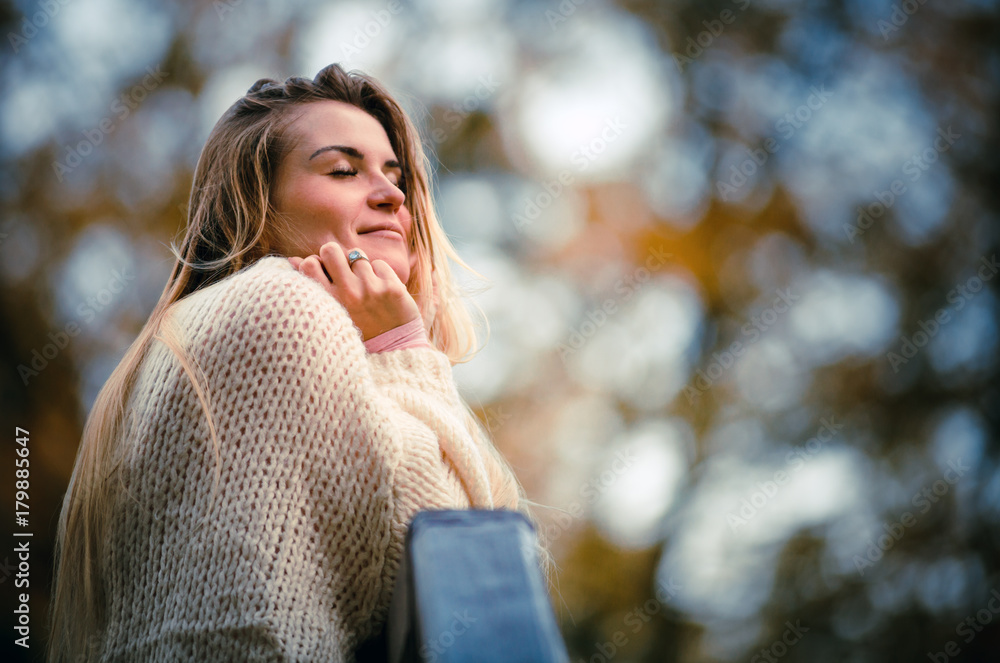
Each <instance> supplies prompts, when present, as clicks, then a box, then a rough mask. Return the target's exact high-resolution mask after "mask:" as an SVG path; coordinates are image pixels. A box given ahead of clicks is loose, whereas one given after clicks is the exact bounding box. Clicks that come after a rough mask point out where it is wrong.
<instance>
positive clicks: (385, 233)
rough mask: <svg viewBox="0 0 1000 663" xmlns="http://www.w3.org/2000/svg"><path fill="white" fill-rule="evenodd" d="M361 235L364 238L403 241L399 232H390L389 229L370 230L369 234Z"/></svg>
mask: <svg viewBox="0 0 1000 663" xmlns="http://www.w3.org/2000/svg"><path fill="white" fill-rule="evenodd" d="M359 234H360V235H361V236H363V237H372V236H374V237H384V238H387V239H398V240H401V239H403V236H402V235H400V234H399V233H398V232H396V231H395V230H389V229H388V228H380V229H378V230H369V231H368V232H363V233H359Z"/></svg>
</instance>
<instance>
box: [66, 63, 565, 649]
mask: <svg viewBox="0 0 1000 663" xmlns="http://www.w3.org/2000/svg"><path fill="white" fill-rule="evenodd" d="M323 100H333V101H341V102H346V103H349V104H351V105H353V106H356V107H358V108H360V109H362V110H364V111H366V112H367V113H369V114H370V115H371V116H373V117H374V118H375V119H376V120H378V121H379V122H380V123H381V124H382V126H383V128H384V129H385V131H386V134H387V135H388V137H389V141H390V144H391V145H392V148H393V150H394V151H395V153H396V155H397V158H398V159H399V162H400V165H401V167H402V170H403V178H404V181H405V182H406V186H407V196H406V200H407V202H406V205H407V207H408V209H409V210H410V213H411V215H412V217H413V226H412V228H413V230H412V232H411V240H410V242H411V245H410V249H411V251H412V252H414V253H415V254H416V265H415V268H414V269H413V270H411V276H410V279H409V282H408V283H407V288H408V289H409V291H410V292H411V293H412V294H413V296H414V299H416V301H417V304H418V306H419V307H420V310H421V313H422V316H423V319H424V323H425V326H426V328H427V331H428V336H429V339H430V342H431V343H432V344H433V345H434V346H435V347H437V348H438V349H439V350H441V351H442V352H444V353H445V354H446V355H448V357H449V358H450V359H451V361H452V362H453V363H455V362H459V361H463V360H465V359H467V358H468V357H469V356H470V355H471V354H472V353H474V352H475V351H476V349H477V339H476V334H475V329H474V325H473V323H472V320H471V318H470V315H469V312H468V310H467V309H466V307H465V306H464V304H463V301H462V298H461V293H460V292H459V291H458V290H457V288H456V287H455V285H454V281H453V279H452V277H451V272H450V268H449V262H448V261H449V259H450V260H453V261H454V262H455V263H456V264H458V265H460V266H462V267H465V268H467V266H466V265H465V263H464V262H463V261H462V260H461V259H460V258H459V256H458V255H457V253H456V252H455V250H454V248H453V247H452V245H451V243H450V242H449V241H448V238H447V236H446V235H445V233H444V231H443V230H442V228H441V226H440V224H439V223H438V220H437V218H436V216H435V213H434V208H433V205H432V201H431V185H430V179H429V175H428V172H429V171H428V165H427V159H426V156H425V155H424V152H423V149H422V147H421V143H420V140H419V134H418V132H417V130H416V129H415V127H414V126H413V124H412V122H411V121H410V119H409V118H408V117H407V116H406V113H405V112H404V111H403V110H402V108H401V107H400V106H399V105H398V104H397V103H396V101H394V100H393V98H392V97H391V96H390V95H389V93H388V92H387V91H386V90H385V89H384V88H383V87H382V86H381V85H380V84H379V83H378V82H377V81H375V80H373V79H371V78H369V77H367V76H365V75H363V74H359V73H356V72H350V73H348V72H345V71H344V70H343V69H342V68H341V67H340V66H339V65H336V64H333V65H330V66H328V67H325V68H324V69H323V70H321V71H320V72H319V73H318V74H317V75H316V77H315V78H314V79H312V80H309V79H307V78H302V77H292V78H288V79H287V80H285V81H284V82H283V83H281V82H278V81H276V80H273V79H267V78H265V79H260V80H258V81H257V82H256V83H255V84H254V85H253V86H252V87H251V88H250V89H249V90H248V92H247V94H246V95H244V96H243V97H242V98H240V99H239V100H238V101H236V103H234V104H233V105H232V106H231V107H230V108H229V109H228V110H226V112H225V113H224V114H223V115H222V117H221V118H220V120H219V121H218V122H217V123H216V125H215V127H214V128H213V129H212V132H211V133H210V135H209V137H208V139H207V141H206V143H205V146H204V149H203V150H202V153H201V156H200V158H199V160H198V165H197V168H196V169H195V173H194V181H193V183H192V187H191V196H190V202H189V206H188V218H187V226H186V229H185V233H184V237H183V240H182V242H181V244H180V246H179V247H177V246H172V247H171V248H172V250H173V253H174V256H175V259H176V260H175V262H174V265H173V269H172V270H171V273H170V277H169V278H168V279H167V283H166V286H165V287H164V289H163V292H162V294H161V295H160V298H159V300H158V301H157V303H156V306H155V307H154V308H153V311H152V312H151V313H150V316H149V319H148V320H147V322H146V324H145V325H144V326H143V328H142V330H141V331H140V332H139V335H138V337H137V338H136V340H135V341H134V342H133V343H132V345H131V346H130V347H129V348H128V351H127V352H126V353H125V356H124V358H123V359H122V361H121V362H120V363H119V364H118V366H117V367H116V368H115V370H114V371H113V372H112V373H111V376H110V377H109V378H108V381H107V383H106V384H105V385H104V387H103V388H102V389H101V391H100V393H99V394H98V396H97V399H96V401H95V402H94V406H93V408H92V410H91V412H90V416H89V417H88V418H87V422H86V425H85V426H84V430H83V437H82V440H81V443H80V447H79V450H78V452H77V457H76V464H75V467H74V470H73V475H72V478H71V479H70V482H69V487H68V488H67V491H66V496H65V498H64V501H63V506H62V512H61V514H60V518H59V525H58V533H57V538H56V557H55V584H54V592H53V599H52V612H51V635H50V638H49V661H50V662H52V663H55V662H57V661H60V662H61V661H68V660H71V658H72V657H73V656H74V655H77V656H80V657H81V658H77V659H73V660H89V659H90V658H91V656H92V651H93V649H95V648H96V647H99V645H100V637H99V635H100V633H102V631H103V629H104V627H105V617H106V596H105V592H104V580H103V577H102V572H101V569H102V560H103V559H104V557H105V555H106V551H105V541H106V538H107V534H108V528H109V522H108V521H109V513H110V512H111V511H112V507H113V505H114V504H115V501H116V500H117V499H118V498H119V496H120V495H121V494H122V492H123V491H124V490H125V487H124V485H122V481H121V479H120V476H121V475H120V474H119V473H118V472H117V468H118V466H119V464H120V463H121V461H122V460H123V456H124V449H123V445H122V444H121V441H120V440H121V437H122V433H123V432H124V431H125V430H126V426H127V425H128V416H129V413H128V411H127V403H128V400H129V397H130V394H131V391H132V388H133V387H134V384H135V380H136V376H137V372H138V368H139V366H140V364H141V363H142V361H143V359H144V357H145V356H146V353H147V351H148V350H149V348H150V346H151V345H152V343H153V341H154V340H159V341H161V342H163V343H164V344H166V346H167V347H168V348H170V350H171V351H172V352H173V353H174V354H175V355H176V356H177V358H178V360H179V361H180V363H181V366H182V367H183V369H184V371H185V372H186V373H187V375H188V376H189V378H190V379H191V381H192V383H193V385H194V388H195V391H196V393H197V395H198V398H199V399H200V401H201V403H202V408H203V410H204V411H205V413H206V416H207V417H208V423H209V432H210V435H211V437H212V442H213V445H214V448H215V454H216V459H218V457H219V443H218V439H217V437H216V433H215V428H214V426H213V425H212V418H211V414H210V413H211V410H210V409H209V407H208V400H209V394H207V393H206V392H205V391H204V389H203V388H202V387H201V385H200V383H201V382H202V380H199V378H198V376H199V372H198V368H197V366H195V365H193V364H192V362H190V361H189V360H188V359H187V358H186V357H185V354H184V351H183V347H184V344H183V340H182V337H181V335H180V332H179V331H178V330H177V329H175V328H174V327H173V326H172V325H171V323H170V316H169V312H170V309H171V307H172V306H173V304H175V303H176V302H178V301H179V300H181V299H183V298H184V297H186V296H188V295H190V294H191V293H193V292H195V291H196V290H199V289H201V288H205V287H207V286H208V285H211V284H212V283H215V282H217V281H219V280H221V279H224V278H226V277H227V276H230V275H232V274H234V273H236V272H238V271H240V270H241V269H243V268H244V267H246V266H248V265H250V264H252V263H254V262H256V261H257V260H259V259H261V258H263V257H264V256H267V255H276V254H277V247H278V246H280V245H281V241H282V240H283V239H287V238H289V237H291V236H293V235H294V234H295V230H294V228H293V227H292V226H291V224H290V223H289V222H288V221H287V220H286V219H283V218H282V217H281V216H280V215H278V214H276V213H275V210H274V208H273V206H272V203H271V200H272V199H271V185H272V183H273V181H274V174H275V172H276V170H277V167H278V164H279V163H280V162H281V159H282V158H283V157H284V155H285V154H286V153H287V151H288V149H289V142H290V141H289V132H288V128H289V125H290V124H291V123H292V122H293V121H294V119H295V117H296V113H295V111H296V110H301V107H302V106H303V104H308V103H311V102H316V101H323ZM468 415H469V417H470V426H475V427H477V428H478V429H479V431H480V432H481V433H482V434H483V435H484V436H485V435H486V434H485V431H484V429H483V427H482V426H481V425H480V424H479V422H478V419H476V418H475V417H474V416H473V415H472V413H471V411H469V412H468ZM486 439H489V438H488V437H486ZM487 446H488V447H489V450H490V453H491V456H492V460H493V461H494V462H488V463H487V465H488V466H489V468H490V477H489V478H490V480H491V485H492V486H494V495H493V499H494V504H495V506H497V507H498V508H499V507H503V506H507V507H510V508H518V509H521V510H523V507H524V504H525V503H526V501H525V500H524V491H523V488H522V487H521V485H520V483H519V482H518V481H517V479H516V478H515V477H514V474H513V472H512V471H511V469H510V466H509V465H508V464H507V462H506V461H505V460H504V459H503V457H502V456H501V455H500V454H499V452H498V451H497V450H496V449H495V447H493V445H492V444H489V445H487ZM488 460H489V459H488ZM218 468H219V463H218V462H217V463H216V470H217V473H216V479H218ZM116 477H117V479H116ZM526 515H529V517H530V514H526ZM532 520H534V519H533V518H532ZM543 557H544V551H543ZM546 571H548V567H546Z"/></svg>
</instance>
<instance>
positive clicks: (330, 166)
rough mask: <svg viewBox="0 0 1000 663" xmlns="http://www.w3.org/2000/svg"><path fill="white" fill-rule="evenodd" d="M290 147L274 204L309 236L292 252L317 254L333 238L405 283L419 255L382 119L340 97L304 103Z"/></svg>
mask: <svg viewBox="0 0 1000 663" xmlns="http://www.w3.org/2000/svg"><path fill="white" fill-rule="evenodd" d="M289 138H290V140H291V149H290V151H289V152H288V153H287V154H286V155H285V157H284V159H282V161H281V163H280V164H279V165H278V171H277V174H276V179H275V183H274V188H273V191H272V204H273V205H274V207H275V208H276V209H277V211H278V212H279V213H281V214H284V215H285V216H286V217H287V218H288V219H289V221H290V222H291V223H292V224H293V226H294V227H295V228H296V229H297V230H298V231H299V232H300V233H301V234H302V235H303V236H304V238H305V245H304V246H289V247H283V251H284V253H286V255H289V256H301V257H307V256H309V255H312V254H317V255H318V254H319V248H320V247H321V246H322V245H323V244H325V243H327V242H329V241H335V242H337V243H338V244H340V246H341V247H342V248H343V249H344V251H350V250H351V249H354V248H358V249H361V250H362V251H364V252H365V254H366V255H367V256H368V257H369V258H370V259H372V260H376V259H381V260H384V261H385V262H386V263H388V264H389V266H390V267H391V268H392V270H393V271H394V272H396V276H398V277H399V280H400V281H402V282H403V283H406V282H407V281H408V280H409V278H410V271H411V269H413V267H414V265H415V260H416V255H415V254H413V255H411V252H410V250H409V246H410V244H409V237H410V226H411V221H412V220H411V217H410V212H409V210H408V209H407V208H406V207H405V206H404V205H403V201H404V199H405V195H404V193H403V191H402V189H401V186H402V177H403V173H402V170H401V169H400V166H399V161H398V159H397V158H396V154H395V152H393V149H392V146H391V145H390V143H389V137H388V136H387V135H386V133H385V129H383V128H382V125H381V124H379V122H378V120H376V119H375V118H374V117H372V116H371V115H369V114H368V113H366V112H365V111H363V110H361V109H360V108H357V107H356V106H351V105H350V104H346V103H343V102H340V101H318V102H314V103H309V104H306V105H305V107H304V111H303V112H302V114H301V115H300V116H299V117H298V118H297V119H296V120H295V121H294V122H293V123H292V124H291V127H290V129H289Z"/></svg>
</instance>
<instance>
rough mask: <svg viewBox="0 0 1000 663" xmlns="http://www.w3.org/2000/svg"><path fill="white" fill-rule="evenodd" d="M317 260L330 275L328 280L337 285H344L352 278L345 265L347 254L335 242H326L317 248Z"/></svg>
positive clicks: (348, 268)
mask: <svg viewBox="0 0 1000 663" xmlns="http://www.w3.org/2000/svg"><path fill="white" fill-rule="evenodd" d="M319 259H320V261H321V262H322V263H323V266H324V267H325V268H326V273H327V274H329V275H330V280H331V281H332V282H333V283H335V284H337V285H344V284H346V283H348V282H349V281H350V279H351V278H352V277H353V275H352V274H351V268H350V266H349V265H348V264H347V254H346V253H344V249H343V248H342V247H341V246H340V244H337V243H336V242H327V243H326V244H324V245H323V246H321V247H319Z"/></svg>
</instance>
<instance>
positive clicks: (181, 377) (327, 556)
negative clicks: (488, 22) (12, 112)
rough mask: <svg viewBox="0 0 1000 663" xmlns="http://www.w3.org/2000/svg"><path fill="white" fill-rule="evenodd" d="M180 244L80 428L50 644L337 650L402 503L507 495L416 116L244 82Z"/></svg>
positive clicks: (181, 650)
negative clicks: (464, 371)
mask: <svg viewBox="0 0 1000 663" xmlns="http://www.w3.org/2000/svg"><path fill="white" fill-rule="evenodd" d="M175 254H176V257H177V261H176V263H175V265H174V268H173V271H172V273H171V275H170V278H169V280H168V282H167V285H166V288H165V289H164V291H163V294H162V295H161V297H160V300H159V302H158V303H157V305H156V307H155V308H154V310H153V312H152V314H151V315H150V318H149V321H148V322H147V323H146V325H145V327H144V328H143V330H142V332H141V333H140V335H139V337H138V339H137V340H136V341H135V342H134V343H133V345H132V346H131V347H130V348H129V350H128V352H127V353H126V355H125V357H124V359H123V360H122V362H121V364H120V365H119V366H118V367H117V368H116V369H115V371H114V372H113V373H112V375H111V377H110V379H109V380H108V382H107V384H106V385H105V386H104V388H103V390H102V391H101V393H100V394H99V396H98V398H97V400H96V402H95V404H94V407H93V410H92V412H91V414H90V417H89V419H88V421H87V424H86V427H85V429H84V433H83V440H82V443H81V446H80V450H79V454H78V457H77V461H76V467H75V469H74V472H73V477H72V479H71V481H70V486H69V489H68V491H67V494H66V498H65V501H64V504H63V510H62V514H61V517H60V522H59V536H58V548H57V553H58V556H57V577H56V584H55V593H54V598H53V628H52V636H51V645H50V660H51V661H68V660H73V661H77V660H101V661H140V660H141V661H168V660H169V661H174V660H198V661H229V660H248V659H249V660H263V659H267V660H324V661H340V660H350V659H351V658H353V656H354V653H355V652H356V650H357V648H358V646H359V645H360V644H361V643H362V642H364V641H365V640H367V639H368V638H370V637H372V636H374V635H376V634H377V633H378V632H379V630H380V629H381V627H382V625H383V623H384V621H385V618H386V615H387V610H388V603H389V598H390V596H391V593H392V588H393V583H394V579H395V576H396V572H397V569H398V566H399V563H400V559H401V555H402V553H403V543H404V536H405V533H406V529H407V526H408V524H409V522H410V520H411V519H412V517H413V516H414V514H415V513H416V512H417V511H418V510H422V509H441V508H470V507H471V508H511V509H516V508H524V500H523V491H522V490H521V488H520V486H519V484H518V482H517V480H516V479H515V477H514V476H513V474H512V473H511V471H510V469H509V467H508V466H507V464H506V463H505V462H504V460H503V459H502V457H501V456H500V455H499V454H498V453H497V452H496V450H495V448H494V447H493V445H492V444H491V443H490V441H489V439H488V437H487V436H486V435H485V433H484V432H483V430H482V427H481V426H480V425H479V424H478V421H477V420H476V419H475V417H474V416H473V415H472V413H471V412H470V411H469V409H468V407H467V406H466V405H465V404H464V403H463V401H462V400H461V398H460V396H459V395H458V392H457V391H456V388H455V383H454V381H453V378H452V374H451V365H452V363H453V362H455V361H458V360H460V359H462V358H463V357H465V356H467V355H468V354H469V353H470V352H471V351H473V350H474V349H475V348H474V344H475V336H474V334H473V331H472V327H471V321H470V319H469V318H468V314H467V313H466V311H465V309H464V307H463V306H462V304H461V302H460V301H459V300H458V298H457V296H456V291H455V288H454V286H453V282H452V279H451V276H450V273H449V268H448V258H451V259H454V260H456V261H458V262H459V263H460V261H459V260H458V257H457V256H456V254H455V252H454V250H453V249H452V247H451V246H450V244H449V243H448V240H447V238H446V236H445V235H444V233H443V231H442V230H441V227H440V226H439V224H438V222H437V220H436V218H435V215H434V210H433V207H432V204H431V196H430V183H429V181H428V176H427V171H426V165H425V163H424V155H423V152H422V150H421V147H420V142H419V138H418V135H417V132H416V130H415V129H414V127H413V125H412V123H411V122H410V121H409V119H408V118H407V117H406V115H405V114H404V112H403V111H402V110H401V108H400V107H399V106H398V104H397V103H396V102H395V101H393V99H392V98H391V97H390V96H389V95H388V93H387V92H386V91H385V90H384V89H383V88H382V87H381V86H380V85H379V84H378V83H377V82H375V81H373V80H371V79H369V78H366V77H364V76H361V75H356V74H347V73H345V72H344V71H343V70H342V69H341V68H340V67H339V66H337V65H331V66H329V67H326V68H325V69H323V70H322V71H321V72H319V74H318V75H317V76H316V78H315V79H314V80H311V81H310V80H308V79H304V78H297V77H296V78H289V79H288V80H286V81H285V82H284V83H279V82H276V81H273V80H270V79H262V80H260V81H258V82H257V83H256V84H254V85H253V87H251V88H250V90H249V91H248V92H247V94H246V95H245V96H244V97H243V98H241V99H240V100H239V101H237V102H236V103H235V104H233V106H232V107H231V108H229V110H227V111H226V113H225V114H224V115H223V117H222V118H221V119H220V121H219V122H218V124H217V125H216V126H215V128H214V129H213V131H212V133H211V135H210V136H209V138H208V141H207V143H206V145H205V147H204V150H203V151H202V155H201V158H200V160H199V162H198V167H197V169H196V172H195V176H194V183H193V186H192V190H191V201H190V215H189V219H188V225H187V230H186V234H185V236H184V240H183V244H182V246H181V247H180V248H179V249H175Z"/></svg>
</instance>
